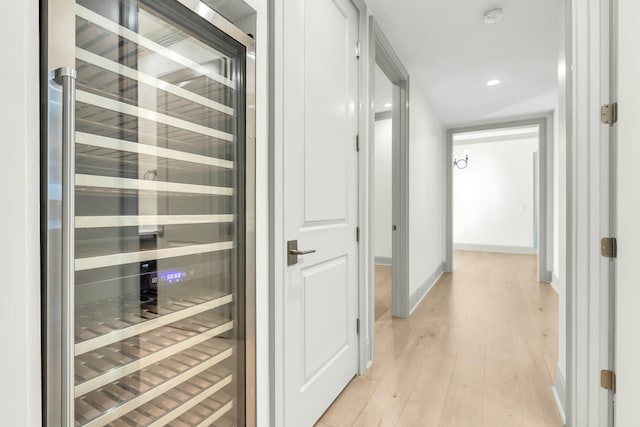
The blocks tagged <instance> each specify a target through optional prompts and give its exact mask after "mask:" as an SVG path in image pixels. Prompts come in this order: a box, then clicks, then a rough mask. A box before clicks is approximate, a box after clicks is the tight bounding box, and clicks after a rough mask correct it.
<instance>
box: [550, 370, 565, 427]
mask: <svg viewBox="0 0 640 427" xmlns="http://www.w3.org/2000/svg"><path fill="white" fill-rule="evenodd" d="M551 393H553V399H554V400H555V401H556V406H557V408H558V413H559V414H560V418H562V424H564V425H566V424H567V416H566V412H565V410H564V407H565V402H566V398H567V384H566V382H565V379H564V375H562V370H561V369H560V366H559V365H556V383H555V385H554V386H553V387H551Z"/></svg>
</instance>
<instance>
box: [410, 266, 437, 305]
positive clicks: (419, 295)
mask: <svg viewBox="0 0 640 427" xmlns="http://www.w3.org/2000/svg"><path fill="white" fill-rule="evenodd" d="M443 272H444V263H442V264H440V265H439V266H438V268H437V269H436V271H434V272H433V273H431V275H430V276H429V277H427V279H426V280H425V281H424V282H422V285H420V287H419V288H418V289H416V290H415V292H413V293H412V294H411V296H410V297H409V307H410V309H409V316H411V314H412V313H413V310H415V309H416V308H417V307H418V306H419V305H420V303H421V302H422V300H423V299H424V297H426V296H427V294H428V293H429V291H430V290H431V289H432V288H433V285H435V284H436V283H437V282H438V280H439V279H440V277H441V276H442V273H443Z"/></svg>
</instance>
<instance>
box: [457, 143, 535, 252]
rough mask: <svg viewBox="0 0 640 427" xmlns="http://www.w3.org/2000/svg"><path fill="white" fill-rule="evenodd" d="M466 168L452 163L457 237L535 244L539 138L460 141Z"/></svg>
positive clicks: (473, 241) (467, 241)
mask: <svg viewBox="0 0 640 427" xmlns="http://www.w3.org/2000/svg"><path fill="white" fill-rule="evenodd" d="M466 150H468V151H469V152H470V155H469V164H468V166H467V168H466V169H458V168H455V167H454V168H453V242H454V244H462V245H487V246H502V247H511V248H514V247H517V248H533V247H534V244H535V242H534V228H533V227H534V213H535V212H534V211H535V207H534V182H533V180H534V170H533V168H534V165H533V153H535V152H536V151H538V140H537V139H526V140H514V141H498V142H483V143H476V144H459V145H458V144H456V145H454V147H453V152H454V154H457V155H458V157H462V155H463V153H464V152H465V151H466Z"/></svg>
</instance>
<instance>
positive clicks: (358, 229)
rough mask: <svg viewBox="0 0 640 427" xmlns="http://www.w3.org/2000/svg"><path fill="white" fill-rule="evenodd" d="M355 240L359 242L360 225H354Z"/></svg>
mask: <svg viewBox="0 0 640 427" xmlns="http://www.w3.org/2000/svg"><path fill="white" fill-rule="evenodd" d="M356 242H358V243H359V242H360V227H356Z"/></svg>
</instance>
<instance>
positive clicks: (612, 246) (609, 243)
mask: <svg viewBox="0 0 640 427" xmlns="http://www.w3.org/2000/svg"><path fill="white" fill-rule="evenodd" d="M600 253H601V254H602V256H603V257H607V258H616V257H617V256H618V241H617V240H616V238H615V237H603V238H602V240H600Z"/></svg>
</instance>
